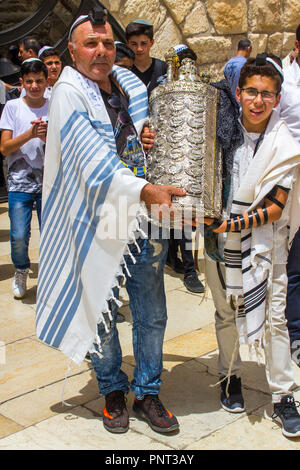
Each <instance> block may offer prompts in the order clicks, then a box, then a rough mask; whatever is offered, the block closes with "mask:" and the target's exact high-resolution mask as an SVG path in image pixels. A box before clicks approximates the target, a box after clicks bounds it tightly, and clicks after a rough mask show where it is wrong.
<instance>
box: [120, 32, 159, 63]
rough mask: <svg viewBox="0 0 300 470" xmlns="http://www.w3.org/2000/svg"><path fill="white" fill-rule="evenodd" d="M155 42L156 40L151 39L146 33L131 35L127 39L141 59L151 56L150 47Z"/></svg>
mask: <svg viewBox="0 0 300 470" xmlns="http://www.w3.org/2000/svg"><path fill="white" fill-rule="evenodd" d="M153 43H154V40H153V39H152V40H151V39H149V38H148V36H146V35H145V34H140V35H139V36H131V37H130V38H129V40H128V41H127V45H128V46H129V47H130V49H131V50H132V51H133V52H134V53H135V56H136V57H137V58H141V59H142V58H146V57H147V58H148V57H150V49H151V47H152V46H153Z"/></svg>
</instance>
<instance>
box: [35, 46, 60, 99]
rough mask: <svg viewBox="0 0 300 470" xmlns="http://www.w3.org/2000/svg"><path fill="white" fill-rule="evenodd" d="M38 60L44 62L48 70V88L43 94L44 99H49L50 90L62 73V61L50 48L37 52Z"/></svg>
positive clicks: (45, 47) (55, 51)
mask: <svg viewBox="0 0 300 470" xmlns="http://www.w3.org/2000/svg"><path fill="white" fill-rule="evenodd" d="M39 59H40V60H42V61H43V62H44V64H45V65H46V67H47V69H48V86H47V88H46V92H45V98H48V99H50V97H51V93H52V88H53V87H54V85H55V83H56V82H57V80H58V79H59V76H60V74H61V71H62V61H61V59H60V57H59V53H58V51H57V50H56V49H54V48H53V47H51V46H44V47H42V49H40V50H39Z"/></svg>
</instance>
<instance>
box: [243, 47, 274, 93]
mask: <svg viewBox="0 0 300 470" xmlns="http://www.w3.org/2000/svg"><path fill="white" fill-rule="evenodd" d="M261 55H262V54H261ZM268 56H269V54H268ZM270 58H271V57H270ZM256 60H257V58H255V57H249V59H248V60H247V62H246V63H245V65H244V66H243V68H242V70H241V73H240V79H239V88H243V87H244V85H245V83H246V80H247V78H250V77H253V75H261V76H266V77H270V78H273V79H274V80H275V82H276V91H277V93H280V91H281V84H282V78H281V76H280V74H279V72H278V71H277V69H276V68H275V66H274V65H272V64H271V63H269V62H266V63H265V64H264V65H257V63H256ZM273 60H274V59H273Z"/></svg>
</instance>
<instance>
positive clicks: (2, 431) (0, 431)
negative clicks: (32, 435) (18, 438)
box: [0, 415, 22, 439]
mask: <svg viewBox="0 0 300 470" xmlns="http://www.w3.org/2000/svg"><path fill="white" fill-rule="evenodd" d="M21 429H22V426H20V425H19V424H17V423H14V421H12V420H11V419H8V418H6V417H5V416H2V415H0V439H2V438H3V437H5V436H9V434H13V433H15V432H17V431H20V430H21Z"/></svg>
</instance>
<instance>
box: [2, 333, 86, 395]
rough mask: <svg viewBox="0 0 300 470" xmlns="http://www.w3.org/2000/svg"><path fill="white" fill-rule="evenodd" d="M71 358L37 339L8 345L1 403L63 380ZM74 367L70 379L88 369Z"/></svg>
mask: <svg viewBox="0 0 300 470" xmlns="http://www.w3.org/2000/svg"><path fill="white" fill-rule="evenodd" d="M69 363H70V359H69V358H67V357H66V356H65V355H64V354H62V353H61V352H60V351H58V350H56V349H54V348H50V347H48V346H46V345H45V344H43V343H41V342H39V341H38V340H35V339H24V340H21V341H17V342H15V343H12V344H8V345H7V346H6V364H4V365H1V369H0V402H3V401H6V400H10V399H12V398H15V397H17V396H19V395H22V394H24V393H27V392H30V391H33V390H36V389H37V388H40V387H43V386H45V385H48V384H50V383H54V382H57V381H59V380H63V379H64V378H65V375H66V373H67V370H68V365H69ZM88 368H89V366H88V365H87V364H86V363H85V362H83V364H82V365H81V366H77V365H75V364H74V365H72V368H71V372H70V373H69V376H70V377H71V376H72V375H74V374H78V373H79V372H81V371H84V370H87V369H88Z"/></svg>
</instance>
